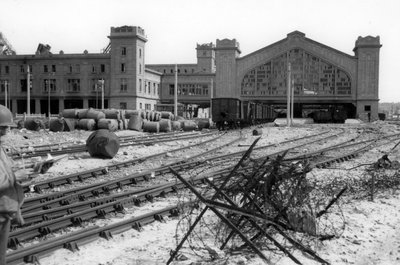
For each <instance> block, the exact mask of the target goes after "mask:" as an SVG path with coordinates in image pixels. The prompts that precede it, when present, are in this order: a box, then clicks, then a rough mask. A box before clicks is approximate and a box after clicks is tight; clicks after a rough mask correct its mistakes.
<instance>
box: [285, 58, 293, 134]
mask: <svg viewBox="0 0 400 265" xmlns="http://www.w3.org/2000/svg"><path fill="white" fill-rule="evenodd" d="M290 75H291V65H290V63H288V71H287V92H286V100H287V102H286V103H287V104H286V124H287V126H288V127H290V125H291V122H290V121H291V119H290V116H291V113H292V111H291V103H290V98H291V89H290V86H291V81H290Z"/></svg>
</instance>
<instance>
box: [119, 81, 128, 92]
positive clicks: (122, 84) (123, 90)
mask: <svg viewBox="0 0 400 265" xmlns="http://www.w3.org/2000/svg"><path fill="white" fill-rule="evenodd" d="M120 91H121V92H127V91H128V85H127V83H126V78H122V79H121V90H120Z"/></svg>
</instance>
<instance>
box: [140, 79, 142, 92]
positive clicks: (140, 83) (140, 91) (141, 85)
mask: <svg viewBox="0 0 400 265" xmlns="http://www.w3.org/2000/svg"><path fill="white" fill-rule="evenodd" d="M139 92H142V79H139Z"/></svg>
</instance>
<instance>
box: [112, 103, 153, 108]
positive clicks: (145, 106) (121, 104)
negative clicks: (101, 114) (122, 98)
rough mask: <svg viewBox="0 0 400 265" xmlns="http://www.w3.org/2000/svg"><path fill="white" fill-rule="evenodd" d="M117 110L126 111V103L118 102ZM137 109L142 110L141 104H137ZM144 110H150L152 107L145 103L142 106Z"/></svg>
mask: <svg viewBox="0 0 400 265" xmlns="http://www.w3.org/2000/svg"><path fill="white" fill-rule="evenodd" d="M119 108H120V109H127V108H128V103H127V102H120V103H119ZM139 109H143V103H139ZM144 109H145V110H152V105H151V104H148V103H145V104H144Z"/></svg>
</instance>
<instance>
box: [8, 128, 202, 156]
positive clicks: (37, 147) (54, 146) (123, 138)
mask: <svg viewBox="0 0 400 265" xmlns="http://www.w3.org/2000/svg"><path fill="white" fill-rule="evenodd" d="M193 133H198V132H165V133H154V134H145V135H129V136H118V138H119V139H120V141H121V142H126V141H135V140H141V139H150V138H160V137H168V136H171V135H172V136H175V135H187V134H193ZM65 145H69V146H81V145H80V144H71V142H62V143H49V144H41V145H28V146H26V145H22V146H16V147H14V148H13V149H17V150H21V152H24V151H28V152H29V150H25V149H34V150H40V151H51V150H53V149H59V148H65V147H66V146H65ZM31 152H32V151H31ZM18 153H19V152H12V153H11V154H18Z"/></svg>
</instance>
